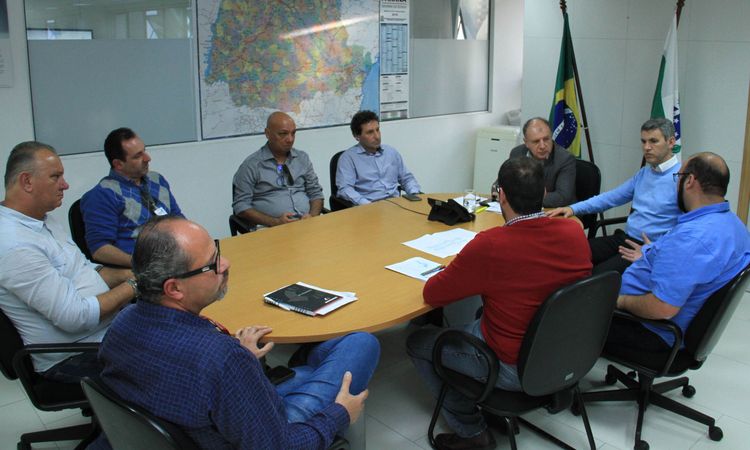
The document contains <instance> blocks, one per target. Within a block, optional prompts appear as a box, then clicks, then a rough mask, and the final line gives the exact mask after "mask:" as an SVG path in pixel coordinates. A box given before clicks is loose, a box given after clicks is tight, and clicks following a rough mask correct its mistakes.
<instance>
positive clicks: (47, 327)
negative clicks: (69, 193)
mask: <svg viewBox="0 0 750 450" xmlns="http://www.w3.org/2000/svg"><path fill="white" fill-rule="evenodd" d="M63 172H64V170H63V165H62V161H60V158H59V157H58V156H57V153H56V152H55V150H54V149H53V148H52V147H51V146H49V145H46V144H42V143H40V142H32V141H30V142H22V143H20V144H18V145H17V146H15V147H14V148H13V150H12V151H11V153H10V156H9V157H8V163H7V165H6V169H5V200H4V201H3V202H2V205H1V206H0V307H1V308H2V310H3V313H5V315H6V316H7V317H8V318H9V319H10V320H11V322H13V325H14V326H15V327H16V330H17V331H18V333H19V335H20V336H21V339H22V340H23V342H24V344H26V345H30V344H53V343H73V342H99V341H100V340H101V339H102V337H103V336H104V333H105V332H106V331H107V326H108V325H109V322H110V320H111V318H112V316H113V315H114V314H115V313H116V312H117V311H118V310H119V309H120V308H121V307H122V306H123V305H125V304H127V302H129V301H130V300H131V299H132V298H133V297H134V295H135V292H134V291H135V281H134V280H132V279H129V277H131V276H132V272H131V271H130V270H127V269H112V268H107V267H102V266H97V265H96V264H93V263H91V262H90V261H88V260H87V259H86V257H85V256H83V254H82V253H81V251H80V250H79V249H78V247H77V246H76V245H75V244H74V243H73V241H72V240H71V239H70V235H69V234H68V233H67V231H66V230H65V228H64V226H62V225H61V224H60V223H58V222H57V221H56V220H55V219H54V218H53V217H51V216H50V215H49V214H48V213H49V212H51V211H53V210H54V209H56V208H58V207H60V205H61V204H62V200H63V194H64V192H65V190H67V189H68V187H69V186H68V183H66V182H65V177H64V173H63ZM32 358H33V363H34V369H35V370H36V371H37V372H40V373H42V375H43V376H45V377H46V378H50V379H53V380H56V381H61V382H77V381H78V380H79V379H80V377H82V376H96V375H98V374H99V372H100V371H101V366H100V365H99V363H98V361H97V359H96V354H95V353H81V354H70V353H45V354H37V355H33V357H32Z"/></svg>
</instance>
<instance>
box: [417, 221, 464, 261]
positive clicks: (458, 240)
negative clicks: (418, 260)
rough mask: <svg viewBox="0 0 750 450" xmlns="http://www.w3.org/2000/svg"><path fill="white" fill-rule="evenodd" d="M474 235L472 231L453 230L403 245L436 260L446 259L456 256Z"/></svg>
mask: <svg viewBox="0 0 750 450" xmlns="http://www.w3.org/2000/svg"><path fill="white" fill-rule="evenodd" d="M476 235H477V234H476V233H475V232H473V231H469V230H464V229H463V228H454V229H452V230H448V231H442V232H440V233H433V234H425V235H424V236H422V237H420V238H417V239H414V240H412V241H408V242H404V245H406V246H407V247H411V248H414V249H417V250H419V251H422V252H425V253H429V254H430V255H433V256H437V257H438V258H446V257H448V256H452V255H456V254H458V252H460V251H461V249H462V248H464V246H465V245H466V244H468V243H469V241H470V240H472V239H474V236H476Z"/></svg>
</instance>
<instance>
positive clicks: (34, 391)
mask: <svg viewBox="0 0 750 450" xmlns="http://www.w3.org/2000/svg"><path fill="white" fill-rule="evenodd" d="M0 342H2V343H3V344H2V345H0V370H1V371H2V372H3V375H5V377H6V378H7V379H9V380H15V379H19V380H20V381H21V384H22V385H23V388H24V390H26V394H27V395H28V396H29V400H31V403H32V404H33V405H34V406H35V407H36V408H37V409H40V410H42V411H60V410H63V409H73V408H80V409H81V410H82V413H83V414H84V415H85V416H88V415H90V411H89V410H88V408H89V404H88V402H87V401H86V397H85V396H84V395H83V391H81V387H80V386H79V385H78V384H76V383H61V382H58V381H52V380H48V379H46V378H44V377H43V376H41V375H39V374H38V373H36V371H34V367H33V365H32V363H31V355H32V354H41V353H70V352H74V353H79V352H82V351H97V350H98V349H99V344H97V343H84V344H35V345H27V346H24V345H23V341H22V340H21V336H20V335H19V334H18V331H17V330H16V327H15V325H13V322H11V320H10V319H9V318H8V316H6V315H5V313H4V312H2V311H0ZM94 434H95V433H94V427H93V425H92V424H85V425H75V426H69V427H63V428H56V429H53V430H45V431H37V432H32V433H25V434H23V435H21V438H20V440H19V442H18V449H19V450H30V449H31V444H32V443H37V442H53V441H67V440H81V439H83V440H84V441H83V442H82V443H81V444H80V445H79V447H81V448H85V446H86V445H87V444H88V442H89V440H91V439H92V438H93V437H94Z"/></svg>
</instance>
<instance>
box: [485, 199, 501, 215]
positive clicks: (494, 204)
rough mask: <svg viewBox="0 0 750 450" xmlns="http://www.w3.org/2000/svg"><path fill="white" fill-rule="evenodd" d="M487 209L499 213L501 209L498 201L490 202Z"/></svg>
mask: <svg viewBox="0 0 750 450" xmlns="http://www.w3.org/2000/svg"><path fill="white" fill-rule="evenodd" d="M487 211H489V212H493V213H498V214H501V215H502V213H503V211H502V210H501V209H500V202H490V206H489V208H487Z"/></svg>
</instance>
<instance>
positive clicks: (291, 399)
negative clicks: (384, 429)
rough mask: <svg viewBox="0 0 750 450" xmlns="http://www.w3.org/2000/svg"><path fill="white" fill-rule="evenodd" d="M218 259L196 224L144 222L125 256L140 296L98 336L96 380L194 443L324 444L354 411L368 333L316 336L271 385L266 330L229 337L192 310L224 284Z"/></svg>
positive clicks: (373, 355) (214, 245) (363, 384)
mask: <svg viewBox="0 0 750 450" xmlns="http://www.w3.org/2000/svg"><path fill="white" fill-rule="evenodd" d="M229 267H230V263H229V260H227V259H226V258H225V257H222V256H221V253H220V247H219V241H216V240H213V239H211V237H210V236H209V235H208V233H207V232H206V230H205V229H203V228H202V227H201V226H199V225H197V224H195V223H193V222H190V221H187V220H185V219H181V218H176V217H165V218H157V219H155V220H154V221H152V222H149V223H147V224H146V225H145V226H144V228H143V230H142V231H141V234H140V236H139V237H138V242H137V243H136V248H135V252H134V254H133V271H134V272H135V276H136V278H137V280H138V282H139V283H140V285H139V287H138V289H139V292H140V300H139V301H138V303H136V304H135V305H132V306H130V307H129V308H126V309H125V310H123V311H122V312H121V313H120V314H119V315H118V317H117V319H116V320H115V321H114V323H113V324H112V327H111V328H110V331H109V333H108V334H107V337H106V338H105V340H104V342H103V343H102V346H101V351H100V353H99V356H100V358H101V360H102V361H103V363H104V366H105V368H104V371H103V373H102V380H103V381H104V383H105V384H107V385H108V386H109V387H111V388H112V389H113V390H114V391H115V392H116V393H117V394H119V395H120V396H121V397H123V398H125V399H127V400H128V401H130V402H133V403H135V404H137V405H139V406H141V407H143V408H145V409H147V410H149V411H151V412H152V413H153V414H155V415H156V416H158V417H160V418H162V419H165V420H168V421H170V422H172V423H174V424H176V425H177V426H179V427H181V428H183V429H184V430H185V431H186V432H187V434H188V435H189V436H190V437H191V438H192V439H193V440H194V441H195V443H196V444H198V447H200V448H237V449H290V448H299V449H302V448H310V449H312V448H328V446H329V445H330V444H331V442H332V440H333V438H334V436H335V435H336V433H338V432H340V431H342V430H344V429H345V428H346V427H347V425H348V424H349V423H353V422H354V421H356V420H357V418H358V417H359V415H360V413H361V412H362V409H363V407H364V401H365V398H366V397H367V395H368V391H367V389H366V388H367V384H368V383H369V380H370V378H371V376H372V374H373V372H374V371H375V366H376V365H377V361H378V358H379V354H380V347H379V344H378V341H377V339H376V338H375V337H374V336H372V335H371V334H368V333H353V334H349V335H346V336H343V337H339V338H336V339H332V340H330V341H326V342H323V343H321V344H319V345H318V346H316V347H315V348H314V349H313V350H312V351H311V353H310V355H309V356H308V358H307V360H306V364H304V365H302V366H298V367H295V368H294V369H293V370H294V371H295V376H294V377H293V378H291V379H289V380H287V381H284V382H282V383H280V384H279V385H277V386H274V385H272V384H271V383H270V382H269V380H268V379H267V378H266V377H265V375H264V372H263V367H262V365H261V363H260V361H259V358H261V357H263V356H265V355H266V354H268V352H269V351H270V350H271V349H272V348H273V343H266V344H265V345H263V344H260V343H259V342H260V339H261V338H263V337H264V336H266V335H268V334H269V333H271V331H272V330H271V328H269V327H264V326H253V327H246V328H243V329H241V330H239V331H238V332H237V333H236V334H235V335H230V334H229V333H228V332H227V331H226V329H225V328H223V327H221V326H220V325H218V324H216V323H215V322H213V321H211V320H209V319H208V318H206V317H203V316H201V315H200V313H201V311H202V310H203V308H205V307H206V306H208V305H210V304H211V303H213V302H215V301H219V300H220V299H221V298H222V297H223V296H224V294H225V293H226V292H227V282H228V279H229ZM271 336H272V335H271Z"/></svg>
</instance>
